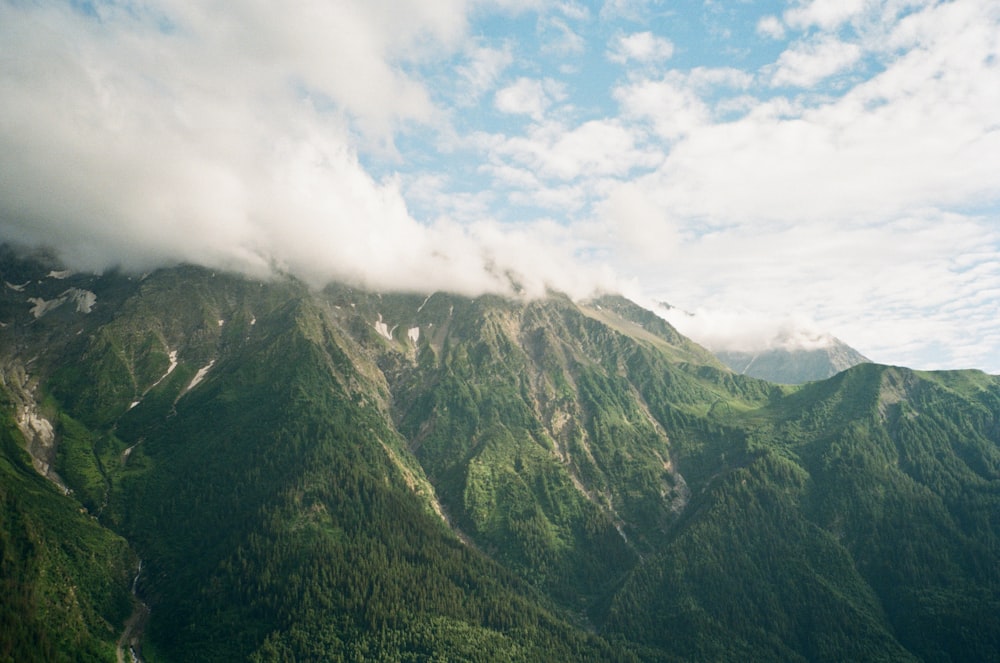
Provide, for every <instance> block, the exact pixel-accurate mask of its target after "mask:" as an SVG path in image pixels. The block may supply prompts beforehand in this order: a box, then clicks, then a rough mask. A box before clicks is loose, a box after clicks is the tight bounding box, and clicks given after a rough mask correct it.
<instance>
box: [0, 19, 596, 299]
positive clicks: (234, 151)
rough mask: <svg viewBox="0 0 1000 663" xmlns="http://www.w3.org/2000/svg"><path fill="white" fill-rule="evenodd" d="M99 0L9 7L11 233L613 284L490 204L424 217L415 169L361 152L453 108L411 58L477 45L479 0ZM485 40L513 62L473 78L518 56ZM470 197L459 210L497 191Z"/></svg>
mask: <svg viewBox="0 0 1000 663" xmlns="http://www.w3.org/2000/svg"><path fill="white" fill-rule="evenodd" d="M96 7H97V10H98V11H100V12H101V13H102V16H101V20H100V21H98V20H96V19H94V18H93V17H91V16H88V15H86V14H85V13H83V12H79V11H76V10H74V9H72V8H71V7H69V6H55V7H49V6H36V5H11V4H9V3H3V4H0V62H2V63H3V65H2V66H0V97H2V98H3V99H4V103H3V108H2V112H0V152H2V153H3V154H5V155H6V156H5V158H4V159H2V160H0V233H2V237H3V239H6V240H11V241H19V242H24V243H28V244H46V245H50V246H53V247H54V248H56V249H58V250H59V251H60V252H61V253H62V255H63V257H64V258H65V259H66V260H67V261H68V262H69V263H70V264H71V265H72V266H75V267H78V268H90V269H102V268H105V267H107V266H110V265H113V264H121V265H123V266H124V267H126V268H132V269H146V268H149V267H152V266H156V265H161V264H166V263H171V262H175V261H191V262H197V263H201V264H206V265H211V266H215V267H226V268H233V269H240V270H244V271H249V272H252V273H256V274H265V273H267V272H269V271H270V270H271V269H272V268H275V267H277V268H279V269H283V270H289V271H291V272H293V273H295V274H297V275H299V276H301V277H303V278H306V279H308V280H311V281H313V282H315V283H322V282H324V281H327V280H329V279H348V280H353V281H359V282H362V283H364V284H367V285H369V286H372V287H377V288H383V289H392V288H404V289H413V288H416V289H423V290H429V289H447V290H460V291H463V292H470V293H471V292H482V291H488V290H504V289H505V288H506V287H507V283H508V281H507V278H508V277H507V274H508V273H519V272H520V271H523V272H524V274H523V275H522V276H521V277H520V278H521V280H522V281H524V282H525V283H526V284H527V285H529V286H530V287H531V288H533V289H534V292H541V291H542V287H541V286H540V283H541V282H543V281H544V280H545V279H546V278H550V277H551V278H553V279H555V281H553V282H552V285H554V286H555V287H560V286H567V287H573V288H576V287H585V286H586V285H587V284H591V285H592V284H593V283H594V282H595V281H594V280H593V279H591V278H589V277H582V278H581V276H580V273H579V272H573V270H571V269H569V268H568V266H567V265H568V264H569V262H570V256H569V254H568V253H567V250H566V249H565V248H563V247H562V246H550V245H547V244H545V243H544V242H543V241H541V240H539V241H536V242H534V243H533V244H532V246H533V247H534V248H533V251H534V252H536V253H539V254H540V253H542V252H546V251H548V252H551V256H552V257H551V258H550V260H549V262H548V263H545V264H541V261H540V260H538V263H539V264H538V265H536V267H537V269H535V268H533V266H532V265H533V263H528V262H526V261H525V257H524V254H525V252H524V251H523V250H515V248H514V247H513V246H512V244H511V242H510V241H508V238H507V236H505V235H504V233H503V232H501V231H500V230H498V227H497V226H496V225H495V224H493V223H492V222H490V221H488V220H484V219H486V217H485V216H480V217H479V219H480V221H479V222H478V223H477V224H475V225H458V224H457V223H455V222H452V221H450V220H449V219H448V215H447V214H442V215H441V218H440V220H439V221H437V222H435V223H433V224H430V225H426V224H420V223H418V222H417V221H415V220H414V219H413V218H412V217H411V216H410V214H409V212H408V210H407V206H406V204H405V202H404V200H403V197H402V195H401V184H400V181H399V180H398V178H393V177H389V178H385V179H382V180H378V179H375V178H373V177H372V176H371V175H369V174H368V172H366V170H365V168H364V167H362V165H361V164H360V162H359V159H358V155H357V148H356V145H357V140H358V136H359V132H360V134H361V135H365V136H368V137H369V138H368V140H374V141H381V142H383V143H385V144H390V143H391V141H392V140H393V133H394V131H395V130H396V128H397V127H399V126H400V125H401V124H403V123H409V122H422V121H429V120H431V119H432V118H434V116H435V115H436V114H437V113H439V110H438V109H436V108H435V107H434V105H433V103H432V102H431V100H430V94H429V93H428V91H427V89H425V87H424V85H423V83H422V82H421V81H420V80H419V79H418V78H416V77H415V76H413V75H411V74H409V73H407V70H406V68H404V67H403V66H402V65H401V64H400V63H401V62H402V61H403V60H414V59H417V58H421V57H437V55H436V54H437V53H452V52H455V51H456V50H457V49H460V48H462V46H463V43H464V32H465V9H466V8H465V4H464V3H463V2H459V1H457V0H454V1H447V2H439V3H430V4H428V3H423V2H408V1H407V2H388V1H386V2H368V1H366V2H346V3H339V4H338V5H336V6H335V7H334V6H328V5H316V4H311V3H292V4H290V5H283V6H282V7H281V9H280V11H279V10H275V11H267V10H266V9H265V8H264V6H263V5H258V4H252V3H238V4H236V5H233V4H231V3H226V4H224V5H223V4H221V3H214V4H213V3H195V2H183V1H180V0H178V1H176V2H170V3H161V4H149V5H143V6H142V7H141V8H138V9H137V8H130V10H129V11H119V10H118V9H116V8H115V6H114V5H106V4H102V3H98V4H97V5H96ZM164 26H168V27H167V28H165V27H164ZM479 55H480V56H482V57H480V58H479V61H480V62H486V61H487V60H492V61H493V68H492V69H491V67H490V66H485V67H483V68H479V69H477V70H476V71H475V72H473V71H469V72H468V73H469V82H470V84H472V85H473V87H475V85H486V84H487V83H488V81H489V79H490V77H491V76H492V75H493V73H492V71H493V70H495V69H496V68H498V67H499V66H501V65H502V64H503V60H504V57H503V53H502V52H500V53H499V54H498V53H483V52H480V53H479ZM439 185H440V183H439ZM409 190H410V191H414V192H420V191H421V190H422V191H423V193H424V194H425V195H426V196H428V197H432V196H433V193H434V184H433V183H432V182H428V181H423V182H419V181H418V182H416V183H414V184H413V186H412V187H411V189H409ZM462 204H464V205H465V208H464V209H461V208H460V206H459V205H458V204H457V203H456V204H455V207H453V211H454V213H455V215H460V214H465V215H471V214H475V213H477V211H476V210H475V209H474V208H475V207H476V206H477V205H478V206H479V211H481V210H482V209H484V208H485V205H484V204H483V201H482V200H481V199H477V198H475V197H468V198H466V199H465V200H464V201H462ZM521 233H522V235H523V234H525V233H530V227H525V228H523V229H522V230H521ZM491 242H493V244H490V243H491ZM535 258H537V256H535ZM549 264H551V265H557V266H558V269H556V268H553V269H551V270H550V269H548V265H549Z"/></svg>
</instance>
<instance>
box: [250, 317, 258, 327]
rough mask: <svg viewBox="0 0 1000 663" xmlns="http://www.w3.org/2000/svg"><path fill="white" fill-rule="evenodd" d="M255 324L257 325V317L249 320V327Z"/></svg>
mask: <svg viewBox="0 0 1000 663" xmlns="http://www.w3.org/2000/svg"><path fill="white" fill-rule="evenodd" d="M255 324H257V316H253V317H251V318H250V326H251V327H253V326H254V325H255Z"/></svg>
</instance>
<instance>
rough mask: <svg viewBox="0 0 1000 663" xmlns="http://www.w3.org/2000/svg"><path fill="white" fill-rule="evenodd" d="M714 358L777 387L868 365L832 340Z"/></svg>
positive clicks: (722, 352)
mask: <svg viewBox="0 0 1000 663" xmlns="http://www.w3.org/2000/svg"><path fill="white" fill-rule="evenodd" d="M715 356H716V357H718V358H719V360H720V361H722V363H724V364H725V365H726V366H728V367H729V368H731V369H733V370H734V371H736V372H737V373H740V374H743V375H751V376H753V377H755V378H760V379H762V380H769V381H770V382H777V383H779V384H803V383H806V382H813V381H815V380H825V379H826V378H829V377H832V376H834V375H836V374H837V373H839V372H841V371H845V370H847V369H848V368H851V367H852V366H857V365H858V364H865V363H869V362H871V360H870V359H868V358H867V357H865V356H864V355H862V354H861V353H860V352H858V351H857V350H855V349H854V348H852V347H851V346H849V345H847V344H846V343H844V342H843V341H841V340H839V339H836V338H833V337H830V338H829V339H827V340H826V342H824V343H822V344H821V345H820V346H819V347H774V348H766V349H763V350H759V351H753V352H748V351H742V350H718V351H716V352H715Z"/></svg>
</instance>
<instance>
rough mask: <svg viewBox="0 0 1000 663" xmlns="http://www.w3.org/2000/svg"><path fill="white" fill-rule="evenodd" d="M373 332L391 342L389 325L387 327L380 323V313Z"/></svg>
mask: <svg viewBox="0 0 1000 663" xmlns="http://www.w3.org/2000/svg"><path fill="white" fill-rule="evenodd" d="M393 329H395V327H393ZM375 331H377V332H378V333H379V334H380V335H381V336H384V337H385V338H387V339H389V340H390V341H391V340H393V339H392V332H391V331H390V330H389V325H387V324H386V323H384V322H383V321H382V314H381V313H379V314H378V322H376V323H375Z"/></svg>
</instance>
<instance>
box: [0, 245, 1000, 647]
mask: <svg viewBox="0 0 1000 663" xmlns="http://www.w3.org/2000/svg"><path fill="white" fill-rule="evenodd" d="M0 263H2V264H3V265H4V269H5V270H6V271H5V272H4V274H3V275H4V281H5V282H6V285H4V290H3V293H2V295H0V321H2V322H4V323H5V324H6V325H7V326H5V327H2V328H0V339H2V340H3V345H2V346H0V347H3V348H4V353H3V356H4V361H5V362H6V363H5V364H4V366H5V367H6V368H5V375H8V376H10V379H9V380H8V381H7V382H9V383H10V384H11V385H12V386H9V387H8V388H7V392H5V393H7V394H8V401H9V407H8V410H7V411H8V412H9V413H10V415H9V416H10V417H11V419H10V422H11V423H10V425H9V426H8V430H9V431H12V432H10V435H9V441H8V443H6V446H5V447H4V456H3V458H4V459H5V462H7V463H8V466H9V467H15V466H16V467H19V468H21V469H20V470H18V471H17V472H19V473H20V474H18V473H17V472H14V473H12V474H11V475H10V477H6V475H5V478H4V479H3V484H2V487H4V489H5V490H6V492H5V493H4V494H5V495H8V496H10V495H20V494H21V493H22V492H23V491H22V489H21V488H18V486H20V485H21V484H19V483H16V482H23V481H27V480H28V479H29V478H30V480H31V481H33V482H34V484H33V485H36V490H35V492H36V493H37V494H39V495H43V496H44V497H40V498H38V499H37V500H35V501H26V499H21V498H17V499H15V500H14V502H13V503H16V510H19V511H17V513H20V514H22V515H19V516H17V517H14V516H11V517H8V518H7V519H6V520H4V521H3V523H4V524H5V525H4V526H5V527H6V528H7V530H6V531H8V532H15V534H9V535H7V536H8V539H10V540H13V539H12V538H11V537H14V538H17V537H20V538H18V539H17V540H23V539H25V537H26V536H27V535H24V534H16V532H22V531H25V530H24V529H23V528H22V529H17V527H21V526H20V525H17V526H15V525H13V524H10V523H18V522H23V521H25V519H26V518H33V519H36V520H37V521H38V522H41V520H42V518H41V515H40V514H42V513H43V512H44V511H45V510H46V509H56V508H59V509H64V510H67V513H72V514H75V516H78V517H79V518H78V520H80V522H82V523H85V524H86V526H87V527H89V528H91V530H92V531H91V533H90V534H88V535H86V537H89V538H86V537H85V536H84V535H83V534H73V532H74V531H75V530H74V529H73V527H76V525H70V524H64V523H63V521H62V520H55V521H51V522H55V523H56V525H54V526H52V527H49V528H48V529H46V530H45V531H46V534H45V536H46V537H55V538H47V539H45V541H46V543H45V544H44V545H43V546H42V547H43V548H45V549H48V548H51V547H53V546H54V545H56V544H55V543H53V542H54V541H56V540H58V537H60V536H62V533H63V532H64V531H65V532H66V533H68V534H67V535H68V536H73V537H74V540H80V541H87V542H88V543H87V544H86V545H85V546H84V550H86V551H89V550H90V548H93V549H94V550H93V551H92V552H91V554H92V555H95V557H94V559H96V560H103V561H98V562H97V564H96V566H95V567H94V568H88V569H83V568H80V567H77V566H73V564H74V563H75V562H73V561H72V559H73V558H72V557H69V558H66V559H65V560H63V561H61V562H59V564H60V565H61V568H63V569H64V571H63V572H62V573H63V574H64V575H63V576H61V577H63V578H65V579H64V580H61V581H59V582H56V583H55V584H54V585H52V587H56V588H60V591H66V588H67V587H71V586H74V583H76V586H78V587H85V586H86V585H85V583H84V582H83V579H82V578H81V579H79V580H78V579H77V575H79V574H84V575H88V574H89V575H90V576H92V577H101V578H106V580H105V581H104V582H105V585H104V586H106V587H108V588H110V589H108V591H110V592H111V595H114V596H116V597H118V598H116V599H115V600H114V601H111V600H109V599H106V598H102V597H103V595H97V594H93V593H91V594H88V595H87V596H88V597H89V598H87V599H86V601H81V602H80V603H81V605H82V606H84V608H83V609H82V610H83V611H84V612H86V610H90V611H91V613H90V614H92V615H97V616H98V617H99V618H98V617H90V618H88V619H90V620H91V621H90V622H85V623H92V624H104V626H103V627H102V628H104V631H101V632H100V633H101V634H100V635H92V636H90V637H92V638H93V639H95V641H100V642H104V643H105V644H104V645H103V646H104V647H106V649H105V650H103V651H106V652H107V651H111V652H113V650H114V643H115V641H116V640H117V639H118V637H119V636H120V635H121V633H122V631H123V629H124V625H123V621H124V618H125V617H126V616H128V614H129V612H130V610H131V609H132V604H131V602H130V600H129V596H128V590H129V585H130V582H131V578H130V577H129V576H130V575H134V568H135V564H136V560H137V559H142V560H143V566H142V573H141V575H140V577H139V580H138V582H137V583H136V590H137V593H138V594H139V596H140V597H141V598H142V600H143V601H144V602H145V603H146V604H148V606H149V608H150V614H149V619H148V622H147V623H146V627H145V630H144V632H142V633H141V636H142V655H143V657H144V659H145V660H147V661H196V660H254V661H269V660H340V659H351V660H369V659H371V660H431V659H433V658H435V657H437V658H438V659H443V660H484V661H485V660H490V661H493V660H520V661H528V660H665V661H672V660H731V659H734V658H742V659H748V660H834V659H836V660H845V659H855V660H988V659H990V658H996V657H997V656H998V655H1000V632H998V627H997V626H996V624H995V620H993V619H992V617H991V616H992V615H995V614H997V608H998V607H1000V606H998V597H1000V579H998V574H1000V571H998V569H1000V546H998V541H997V532H998V525H1000V523H998V518H1000V516H998V514H1000V447H998V435H1000V427H998V424H997V422H998V421H1000V382H998V380H997V379H995V378H993V377H990V376H985V375H983V374H979V373H973V372H959V373H917V372H913V371H908V370H905V369H898V368H888V367H882V366H875V365H863V366H858V367H855V368H853V369H850V370H848V371H846V372H844V373H842V374H840V375H838V376H836V377H834V378H832V379H830V380H827V381H824V382H817V383H813V384H809V385H806V386H803V387H796V388H792V387H779V386H776V385H773V384H770V383H767V382H762V381H759V380H756V379H753V378H750V377H746V376H742V375H737V374H734V373H733V372H731V371H730V370H729V369H727V368H725V367H724V366H723V365H722V364H720V363H719V362H718V361H717V360H716V359H715V358H714V357H713V356H712V355H710V354H709V353H708V352H707V351H705V350H704V349H703V348H700V347H699V346H697V345H695V344H694V343H692V342H691V341H689V340H688V339H686V338H684V337H683V336H681V335H680V334H678V333H677V332H676V331H675V330H674V329H673V328H672V327H670V326H669V325H668V324H667V323H665V322H663V321H662V320H661V319H660V318H658V317H656V316H654V315H653V314H651V313H649V312H648V311H644V310H643V309H641V308H639V307H637V306H635V305H634V304H632V303H631V302H628V301H627V300H624V299H622V298H618V297H605V298H601V299H598V300H595V301H592V302H589V303H586V304H577V303H574V302H571V301H569V300H568V299H566V298H563V297H560V296H557V295H553V296H550V297H547V298H545V299H541V300H535V301H515V300H509V299H503V298H499V297H493V296H485V297H479V298H475V299H470V298H465V297H457V296H452V295H448V294H444V293H436V294H433V295H430V296H427V295H406V294H385V293H383V294H378V293H372V292H366V291H361V290H357V289H352V288H349V287H346V286H331V287H329V288H327V289H326V290H324V291H322V292H315V291H311V290H309V289H308V288H306V287H305V286H303V285H301V284H299V283H297V282H295V281H293V280H290V279H279V280H276V281H274V282H268V283H261V282H255V281H251V280H247V279H243V278H240V277H235V276H231V275H224V274H213V273H212V272H209V271H206V270H202V269H197V268H190V267H187V268H175V269H170V270H162V271H159V272H156V273H153V274H151V275H149V276H147V277H145V278H141V279H139V278H131V279H130V278H129V277H127V276H124V275H116V274H109V275H106V276H104V277H100V278H98V277H92V276H87V275H60V276H58V277H57V276H52V275H51V274H52V272H49V271H47V269H45V268H43V267H42V265H43V263H41V262H37V261H36V262H34V263H32V262H31V261H21V262H18V261H17V260H14V259H13V257H12V256H10V255H6V256H4V259H3V260H2V261H0ZM32 270H35V271H32ZM12 279H15V280H12ZM12 286H13V287H12ZM69 286H72V287H73V288H76V289H77V290H79V291H86V292H89V293H90V295H87V296H83V295H79V296H77V299H80V298H83V299H84V300H85V303H86V302H89V306H83V307H82V308H81V307H77V306H76V305H75V302H76V300H77V299H74V296H72V295H67V296H66V298H65V300H64V301H62V302H61V303H60V302H59V301H58V300H59V298H60V297H62V296H63V293H65V292H67V291H68V287H69ZM32 299H34V300H39V299H40V300H42V301H43V302H52V303H50V304H48V305H47V306H42V307H39V305H38V304H37V303H34V302H32V301H30V300H32ZM84 309H86V310H84ZM36 313H38V314H39V315H37V316H36V315H35V314H36ZM15 378H16V380H15ZM18 412H20V413H22V414H23V413H28V412H30V413H31V414H32V416H36V417H40V418H44V419H45V420H46V421H48V422H50V424H51V428H52V435H51V436H50V437H46V436H45V435H42V434H41V433H38V431H35V430H34V429H32V428H31V426H27V425H26V424H24V423H23V422H22V425H21V426H20V427H18V426H14V424H13V417H15V416H16V413H18ZM39 425H40V426H41V427H42V428H44V426H43V425H41V424H39ZM25 431H27V433H25ZM43 432H44V431H43ZM23 449H28V450H29V451H31V453H32V455H33V456H34V458H33V459H32V460H33V462H34V465H35V466H36V467H38V468H39V469H43V470H47V473H48V476H49V477H50V479H51V480H50V481H48V482H46V480H44V479H42V478H41V476H40V475H38V474H37V473H34V474H33V473H32V472H30V471H28V470H27V468H28V467H30V464H29V463H30V462H32V461H29V460H27V459H26V458H27V457H26V456H25V453H24V450H23ZM12 472H13V470H12ZM15 476H17V477H21V478H17V479H15ZM55 481H62V482H64V483H65V484H66V485H67V486H68V487H69V488H71V489H72V494H71V495H69V496H66V495H62V494H61V493H60V491H59V490H58V489H57V487H56V486H55V483H54V482H55ZM43 489H44V490H43ZM38 491H42V492H38ZM9 499H13V498H9V497H5V500H9ZM17 500H20V501H17ZM6 503H7V502H5V504H6ZM57 505H61V506H57ZM12 508H14V507H12ZM81 510H82V511H83V513H81ZM12 513H13V512H12ZM18 518H20V519H21V520H18ZM67 518H68V516H67ZM121 537H124V540H123V538H121ZM125 541H127V542H128V544H127V545H128V546H130V547H131V549H129V548H127V547H125V546H126V544H125ZM5 545H6V544H5ZM17 545H21V544H17ZM4 550H5V551H23V550H25V548H24V547H23V546H22V547H21V548H17V547H16V546H15V544H10V545H9V546H7V547H5V548H4ZM102 551H103V552H102ZM111 551H117V552H115V553H114V554H115V555H117V557H115V556H114V555H111ZM102 555H103V557H102ZM112 558H113V559H114V560H118V561H114V562H113V563H112V561H111V560H112ZM4 559H5V560H6V559H9V560H11V561H7V562H4V564H5V565H6V566H4V567H3V568H4V569H5V570H6V569H10V571H9V572H7V571H5V573H7V575H5V576H4V577H5V578H10V582H11V583H15V585H16V587H17V588H18V591H19V592H21V594H18V596H29V595H28V594H26V593H25V592H29V591H36V590H37V591H52V590H44V582H43V581H42V580H41V579H40V576H38V575H37V574H36V575H32V572H29V569H28V567H29V566H31V564H34V562H31V561H30V560H31V557H30V556H29V555H27V554H25V553H23V552H14V553H10V554H8V553H7V552H5V557H4ZM36 566H37V565H36ZM129 569H132V571H131V572H130V571H129ZM46 577H51V575H49V576H46ZM5 582H6V580H5ZM12 586H14V585H12ZM39 588H42V589H39ZM12 596H13V595H12ZM24 600H25V601H26V600H27V599H24ZM21 603H23V601H22V600H21V599H18V600H17V601H13V600H7V599H5V600H4V603H3V605H2V607H3V609H4V613H3V614H5V615H10V617H9V619H10V620H11V621H10V623H11V624H12V625H14V626H15V627H16V628H17V629H18V632H22V633H24V634H25V635H24V636H23V637H22V638H21V640H22V641H25V642H28V641H30V638H35V639H36V640H38V641H39V642H40V641H41V640H39V639H45V641H46V642H50V643H52V644H51V645H46V646H48V647H50V649H51V650H52V651H57V650H58V648H59V647H60V646H63V645H59V644H58V642H57V640H58V637H59V636H58V633H59V623H58V621H57V620H56V619H55V616H54V613H40V612H37V611H36V613H34V615H35V616H29V615H28V613H27V612H24V613H23V614H24V615H25V617H24V618H23V619H19V618H18V617H17V615H19V614H22V612H21V611H20V610H19V609H18V607H17V606H19V605H21ZM87 606H90V607H87ZM101 620H103V622H102V621H101ZM88 628H89V632H90V633H98V631H99V629H96V627H88ZM95 629H96V630H95ZM25 638H28V639H29V640H25ZM101 638H103V640H101ZM19 646H20V645H19ZM100 646H102V645H96V644H95V645H93V647H96V648H97V649H94V651H100ZM53 647H54V648H55V649H52V648H53ZM108 647H110V649H107V648H108ZM21 649H22V650H23V646H21Z"/></svg>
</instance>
